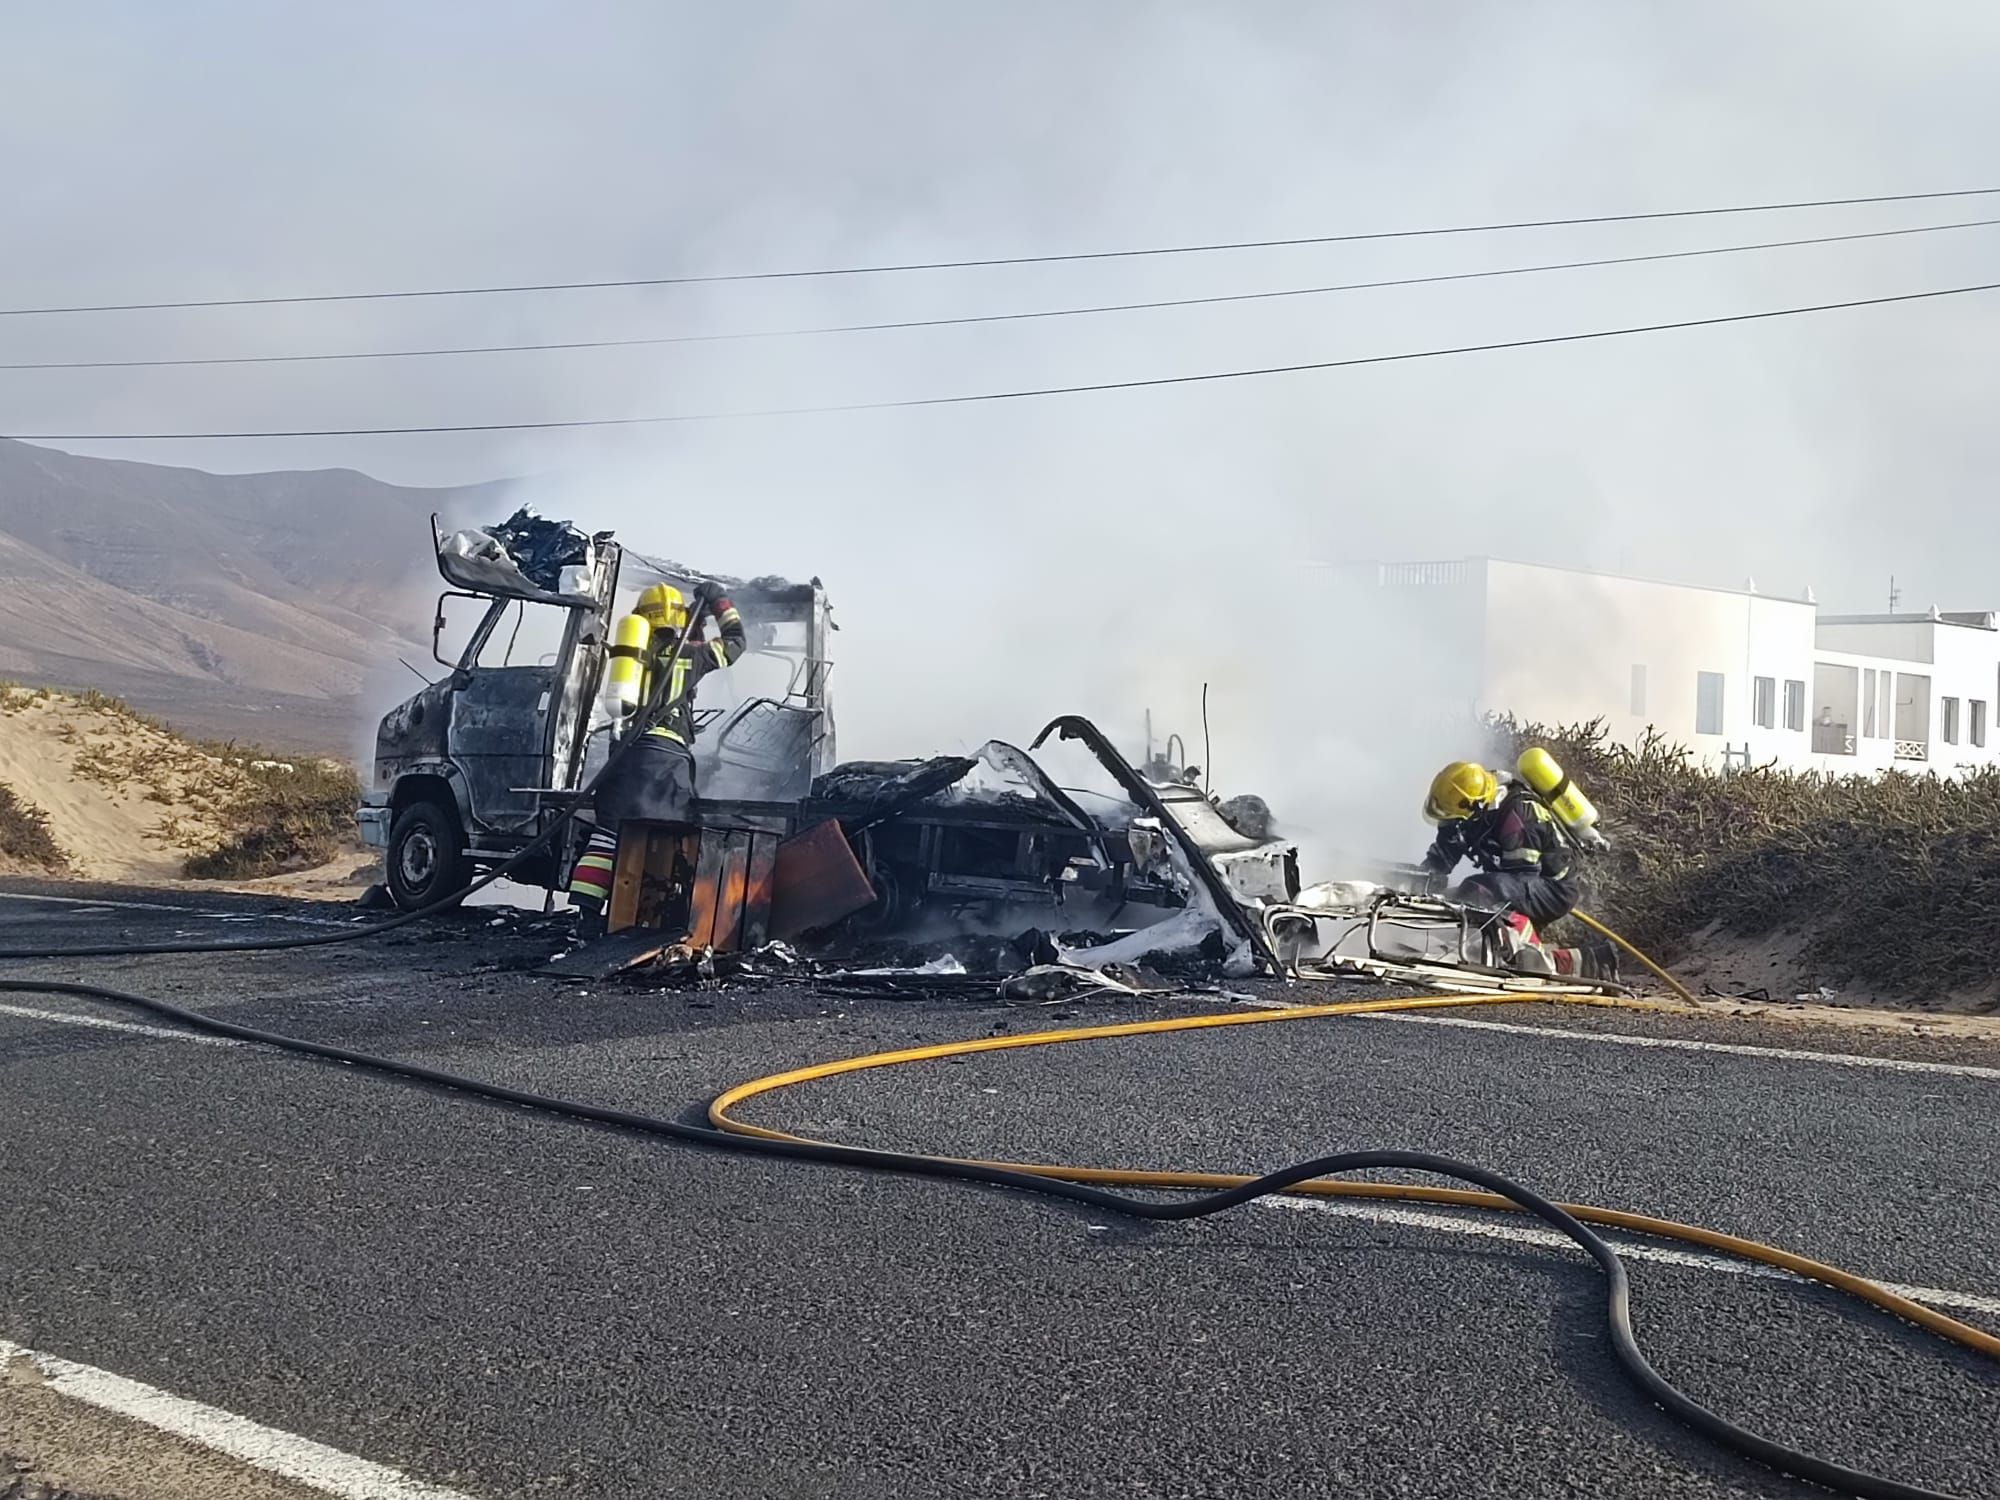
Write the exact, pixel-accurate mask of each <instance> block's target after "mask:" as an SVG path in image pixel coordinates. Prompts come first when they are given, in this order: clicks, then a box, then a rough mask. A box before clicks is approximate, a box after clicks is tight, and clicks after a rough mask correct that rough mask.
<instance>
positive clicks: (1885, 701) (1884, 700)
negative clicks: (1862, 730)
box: [1875, 671, 1896, 740]
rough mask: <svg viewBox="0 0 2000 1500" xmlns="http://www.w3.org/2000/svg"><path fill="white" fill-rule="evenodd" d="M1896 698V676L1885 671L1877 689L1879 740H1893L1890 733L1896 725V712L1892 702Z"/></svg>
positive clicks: (1876, 728)
mask: <svg viewBox="0 0 2000 1500" xmlns="http://www.w3.org/2000/svg"><path fill="white" fill-rule="evenodd" d="M1895 696H1896V674H1895V673H1894V672H1889V671H1884V672H1883V673H1882V680H1881V681H1880V682H1879V683H1877V684H1876V688H1875V737H1876V738H1877V739H1884V740H1886V739H1890V738H1893V736H1892V735H1891V734H1890V733H1889V731H1890V730H1891V729H1893V728H1894V727H1895V724H1896V710H1895V705H1894V703H1893V702H1892V700H1893V699H1894V698H1895Z"/></svg>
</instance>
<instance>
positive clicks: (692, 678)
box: [646, 599, 748, 745]
mask: <svg viewBox="0 0 2000 1500" xmlns="http://www.w3.org/2000/svg"><path fill="white" fill-rule="evenodd" d="M710 613H711V614H713V615H714V617H715V623H716V626H717V636H716V639H714V640H702V639H699V638H696V639H693V640H690V641H689V642H688V643H687V645H686V646H685V647H684V648H683V649H682V651H681V654H680V657H679V659H678V660H676V661H675V662H674V664H673V669H672V671H671V672H670V673H669V674H668V680H666V681H662V680H661V677H660V671H661V669H662V668H663V667H664V666H665V665H666V661H667V658H668V657H670V656H672V655H673V651H674V641H675V636H674V635H673V634H672V633H671V632H668V631H664V630H663V631H660V632H659V633H658V634H656V635H655V636H654V637H653V643H654V644H653V650H652V652H651V653H650V654H651V657H652V660H651V661H649V662H648V663H647V665H646V701H647V702H648V703H649V704H651V703H653V702H654V701H655V699H654V697H653V695H654V694H655V693H658V694H659V695H660V696H659V698H658V700H657V701H658V702H661V703H664V704H665V705H666V710H665V712H664V713H662V714H661V716H660V721H659V723H657V724H655V725H654V726H653V728H652V729H650V730H648V731H647V733H649V734H651V735H653V736H655V737H657V738H660V739H667V740H673V741H675V742H677V743H679V744H682V745H692V744H693V743H694V689H695V684H696V683H698V682H700V681H701V680H702V678H704V677H706V676H707V675H708V674H709V673H710V672H713V671H716V670H718V669H719V668H722V667H726V666H729V665H730V664H731V663H733V662H734V661H735V660H736V659H737V658H738V657H740V656H742V654H743V648H744V646H745V645H746V644H747V643H748V637H747V636H746V635H745V634H744V630H743V616H742V615H741V614H739V613H738V612H737V609H736V606H735V605H734V604H731V603H730V602H729V601H728V600H727V599H717V600H716V601H715V602H714V604H713V605H712V606H711V608H710ZM699 625H700V622H699V621H695V622H693V623H692V624H691V625H690V626H689V628H690V629H695V628H698V627H699Z"/></svg>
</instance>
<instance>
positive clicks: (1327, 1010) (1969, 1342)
mask: <svg viewBox="0 0 2000 1500" xmlns="http://www.w3.org/2000/svg"><path fill="white" fill-rule="evenodd" d="M1591 925H1593V926H1596V925H1597V924H1596V923H1592V924H1591ZM1522 1003H1524V1002H1523V999H1522V997H1521V996H1519V995H1494V996H1485V995H1425V996H1419V997H1414V998H1397V999H1387V1000H1354V1001H1347V1002H1343V1003H1339V1004H1334V1005H1309V1006H1300V1007H1297V1008H1295V1009H1287V1010H1259V1011H1228V1012H1224V1013H1222V1014H1218V1015H1203V1016H1177V1017H1173V1018H1171V1019H1167V1020H1159V1021H1135V1022H1130V1023H1127V1024H1124V1025H1119V1026H1082V1027H1076V1028H1073V1029H1070V1030H1064V1031H1037V1032H1032V1033H1029V1034H1026V1035H1022V1036H998V1037H978V1038H974V1039H972V1040H969V1041H961V1042H942V1043H938V1044H937V1045H934V1046H929V1047H905V1048H900V1049H898V1050H895V1051H891V1052H870V1053H866V1054H864V1055H862V1056H859V1057H844V1058H840V1059H838V1060H837V1061H834V1062H825V1063H816V1064H814V1065H812V1066H811V1067H805V1068H793V1069H791V1070H790V1071H789V1072H784V1073H773V1074H771V1075H769V1076H768V1077H765V1078H756V1079H752V1080H751V1081H750V1082H748V1083H740V1084H738V1085H737V1086H736V1087H734V1088H732V1089H730V1090H728V1091H727V1092H725V1093H723V1094H720V1095H718V1096H717V1097H716V1098H715V1100H714V1102H713V1103H711V1104H710V1105H709V1109H708V1119H709V1123H710V1124H711V1125H713V1126H714V1127H715V1128H716V1129H717V1130H722V1131H726V1132H728V1133H730V1134H732V1135H743V1136H755V1137H758V1138H760V1139H763V1140H767V1141H782V1142H788V1143H791V1144H809V1145H828V1144H833V1143H830V1142H825V1141H815V1140H813V1139H812V1138H811V1137H808V1136H798V1135H792V1134H789V1133H787V1132H785V1131H781V1130H772V1129H770V1128H768V1127H766V1126H762V1125H752V1124H750V1123H748V1122H747V1121H743V1120H739V1119H737V1118H736V1117H735V1116H734V1115H733V1114H731V1113H730V1112H731V1111H732V1110H733V1109H735V1108H736V1107H737V1106H738V1105H740V1104H743V1103H745V1102H746V1101H748V1100H751V1099H755V1098H757V1097H758V1096H759V1095H763V1094H771V1093H775V1092H777V1091H778V1090H780V1089H786V1088H792V1087H794V1086H796V1085H798V1084H802V1083H811V1082H814V1081H815V1080H817V1079H822V1078H837V1077H840V1076H842V1075H843V1074H847V1073H862V1072H866V1071H868V1070H869V1069H872V1068H891V1067H900V1066H902V1065H904V1064H906V1063H917V1062H930V1061H934V1060H936V1059H938V1058H945V1057H966V1056H970V1055H972V1054H974V1053H979V1052H1008V1051H1013V1050H1014V1049H1016V1048H1020V1047H1052V1046H1060V1045H1063V1044H1066V1043H1069V1042H1098V1041H1108V1040H1111V1039H1113V1038H1116V1037H1134V1036H1158V1035H1162V1034H1165V1033H1169V1032H1177V1031H1207V1030H1213V1029H1216V1028H1219V1027H1223V1026H1267V1025H1281V1024H1285V1023H1290V1022H1300V1021H1317V1020H1323V1019H1325V1018H1327V1017H1329V1016H1360V1015H1379V1014H1383V1013H1385V1012H1391V1011H1413V1010H1442V1009H1446V1008H1457V1007H1462V1006H1468V1005H1519V1004H1522ZM1543 1003H1550V1004H1556V1003H1570V1004H1574V1003H1579V1002H1578V1001H1575V1000H1569V999H1567V997H1562V998H1558V997H1548V998H1547V999H1545V1000H1544V1001H1543ZM1581 1003H1586V1004H1597V1003H1602V1002H1600V1001H1596V1000H1583V1001H1582V1002H1581ZM950 1160H952V1161H956V1162H965V1163H968V1164H971V1165H976V1166H983V1167H997V1168H1000V1169H1003V1170H1006V1171H1012V1172H1027V1173H1032V1174H1034V1175H1036V1176H1039V1177H1050V1178H1054V1179H1056V1180H1057V1181H1061V1182H1080V1183H1089V1184H1091V1185H1093V1186H1098V1187H1122V1188H1155V1189H1159V1188H1166V1189H1197V1190H1202V1191H1215V1190H1218V1189H1223V1188H1232V1187H1239V1186H1241V1185H1242V1184H1244V1183H1246V1182H1249V1181H1251V1178H1250V1177H1249V1176H1248V1175H1245V1174H1241V1173H1234V1172H1159V1171H1146V1170H1142V1169H1139V1168H1132V1167H1086V1166H1075V1165H1070V1164H1067V1163H1062V1162H1018V1161H1010V1162H996V1161H986V1160H982V1159H980V1158H972V1157H953V1158H950ZM1287 1191H1289V1192H1291V1193H1295V1194H1298V1195H1300V1196H1303V1197H1312V1198H1372V1199H1384V1198H1386V1199H1393V1200H1396V1201H1399V1202H1406V1203H1435V1204H1445V1205H1448V1206H1451V1207H1456V1208H1482V1209H1505V1210H1508V1211H1510V1212H1513V1211H1518V1210H1517V1207H1516V1205H1515V1204H1513V1203H1512V1202H1510V1201H1508V1200H1507V1199H1506V1198H1503V1197H1500V1196H1499V1195H1498V1194H1494V1193H1481V1192H1474V1191H1471V1190H1469V1189H1464V1188H1433V1187H1418V1186H1406V1185H1404V1184H1402V1183H1386V1182H1345V1181H1332V1180H1326V1179H1321V1180H1317V1181H1312V1182H1302V1183H1299V1184H1297V1185H1296V1186H1294V1187H1292V1188H1290V1189H1288V1190H1287ZM1561 1207H1562V1208H1564V1209H1565V1210H1567V1211H1568V1212H1569V1213H1570V1214H1572V1215H1574V1216H1575V1217H1576V1218H1578V1219H1581V1220H1583V1221H1584V1222H1585V1223H1586V1224H1594V1225H1601V1226H1604V1227H1607V1228H1611V1229H1623V1230H1627V1231H1630V1232H1632V1233H1635V1234H1646V1235H1654V1236H1657V1237H1659V1238H1661V1239H1670V1240H1680V1241H1682V1242H1683V1243H1685V1244H1690V1245H1699V1246H1701V1247H1702V1248H1703V1249H1705V1250H1716V1251H1720V1252H1722V1253H1723V1254H1725V1255H1733V1256H1736V1257H1737V1258H1739V1259H1741V1260H1746V1261H1752V1262H1755V1263H1756V1264H1759V1265H1765V1266H1773V1267H1776V1268H1777V1269H1778V1270H1781V1271H1789V1272H1791V1273H1792V1274H1793V1275H1795V1276H1802V1277H1805V1278H1806V1279H1807V1280H1810V1281H1817V1282H1820V1283H1822V1284H1823V1285H1826V1286H1830V1287H1834V1288H1837V1289H1838V1290H1840V1291H1843V1292H1846V1293H1847V1294H1848V1295H1849V1296H1851V1297H1857V1298H1859V1299H1860V1300H1861V1301H1863V1302H1867V1303H1870V1304H1872V1305H1874V1306H1876V1307H1879V1308H1881V1309H1882V1310H1883V1311H1885V1312H1890V1313H1894V1314H1895V1315H1896V1316H1897V1317H1899V1318H1903V1319H1906V1320H1907V1321H1909V1322H1911V1323H1915V1324H1917V1325H1918V1326H1919V1327H1922V1328H1927V1329H1929V1330H1930V1331H1931V1332H1933V1333H1935V1334H1938V1335H1940V1336H1941V1337H1943V1338H1947V1339H1950V1340H1951V1341H1952V1342H1953V1343H1957V1344H1963V1345H1964V1346H1965V1347H1966V1348H1968V1349H1974V1350H1977V1351H1978V1352H1979V1353H1981V1354H1984V1355H1987V1356H1988V1357H1990V1358H1993V1359H2000V1338H1996V1337H1995V1336H1994V1335H1992V1334H1990V1333H1987V1332H1986V1331H1985V1330H1984V1329H1980V1328H1975V1327H1973V1326H1972V1325H1971V1324H1969V1323H1962V1322H1960V1321H1959V1320H1958V1319H1956V1318H1951V1317H1947V1316H1946V1315H1945V1314H1943V1313H1941V1312H1937V1311H1935V1310H1934V1309H1932V1308H1929V1307H1925V1306H1924V1305H1923V1304H1922V1303H1919V1302H1914V1301H1912V1300H1911V1299H1910V1298H1908V1297H1903V1296H1899V1295H1897V1294H1896V1293H1895V1292H1892V1291H1890V1290H1889V1289H1888V1288H1887V1287H1884V1286H1880V1285H1878V1284H1877V1283H1875V1282H1873V1281H1870V1280H1868V1279H1867V1278H1866V1277H1864V1276H1857V1275H1855V1274H1854V1273H1853V1272H1851V1271H1843V1270H1841V1269H1840V1268H1839V1267H1838V1266H1830V1265H1827V1264H1826V1263H1825V1262H1824V1261H1817V1260H1811V1259H1808V1258H1807V1257H1805V1256H1803V1255H1794V1254H1792V1253H1791V1252H1790V1251H1788V1250H1781V1249H1779V1248H1778V1247H1776V1246H1775V1245H1766V1244H1762V1243H1760V1242H1758V1241H1756V1240H1749V1239H1743V1238H1740V1237H1739V1236H1737V1235H1733V1234H1724V1233H1722V1232H1721V1231H1719V1230H1714V1229H1704V1228H1702V1227H1701V1226H1700V1225H1698V1224H1682V1223H1678V1222H1676V1221H1675V1220H1672V1219H1659V1218H1654V1217H1653V1216H1652V1215H1650V1214H1637V1213H1628V1212H1626V1211H1625V1210H1623V1209H1615V1208H1599V1207H1597V1206H1595V1205H1592V1204H1588V1203H1564V1204H1562V1205H1561Z"/></svg>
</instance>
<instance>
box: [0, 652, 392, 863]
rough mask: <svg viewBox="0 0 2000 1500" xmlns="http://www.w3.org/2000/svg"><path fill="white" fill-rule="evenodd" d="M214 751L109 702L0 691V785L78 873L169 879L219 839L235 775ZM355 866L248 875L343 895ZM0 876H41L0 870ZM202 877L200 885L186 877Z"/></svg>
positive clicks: (237, 782) (237, 785) (237, 784)
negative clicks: (36, 813)
mask: <svg viewBox="0 0 2000 1500" xmlns="http://www.w3.org/2000/svg"><path fill="white" fill-rule="evenodd" d="M245 780H246V778H245V776H244V773H243V772H242V771H241V770H239V769H238V768H237V767H235V766H232V765H230V764H228V763H227V762H225V761H223V760H221V759H219V758H218V757H216V756H214V755H211V754H208V753H207V752H205V751H203V750H201V749H200V748H198V747H196V746H194V745H192V744H190V743H188V742H187V741H186V740H183V739H181V738H180V737H179V736H177V735H174V734H172V733H170V732H168V731H167V730H164V729H162V728H160V727H159V726H157V725H155V724H152V723H150V722H148V721H146V720H145V719H142V718H140V717H138V716H136V715H133V714H131V713H129V712H127V711H125V710H122V709H121V708H119V707H118V706H117V705H116V704H113V703H109V702H91V701H89V700H87V699H77V698H72V697H67V696H65V695H62V694H51V693H44V692H39V691H32V692H31V691H28V690H25V689H21V688H6V689H0V784H4V785H6V786H8V787H10V788H11V789H12V790H13V792H14V794H15V796H16V797H18V798H20V799H21V800H22V801H24V802H26V803H28V804H29V805H31V806H33V807H35V808H38V809H40V810H41V811H42V812H43V813H44V814H45V815H46V816H47V818H48V820H49V828H50V832H51V833H52V834H53V835H54V837H55V840H56V842H57V844H59V845H60V846H61V847H62V850H63V852H64V854H66V855H67V856H68V858H69V863H70V868H69V869H68V870H67V871H66V872H63V873H67V874H70V875H73V876H75V877H77V878H78V879H84V880H104V881H117V882H128V883H133V884H143V885H180V884H186V883H190V882H186V881H185V880H184V877H183V875H182V866H183V864H184V863H185V861H186V860H187V858H188V856H189V855H191V854H195V853H199V852H201V851H202V850H204V849H207V848H209V847H211V846H212V845H214V844H215V843H216V842H218V841H219V840H220V838H221V837H222V835H223V832H224V820H223V811H224V809H225V807H226V806H227V805H228V803H229V801H230V799H231V798H232V797H233V796H235V795H236V794H237V792H238V791H239V790H240V789H241V788H242V786H243V785H244V783H245ZM362 863H363V862H362V861H361V860H360V859H359V857H355V858H349V859H344V860H342V861H339V862H337V863H336V864H335V865H333V866H330V867H328V869H327V870H325V871H324V872H321V871H306V872H301V873H299V874H293V875H285V876H277V877H273V878H272V879H271V880H268V881H255V882H249V883H248V888H250V889H266V890H269V891H272V892H273V893H278V892H282V893H284V894H332V893H333V892H330V891H326V890H325V888H326V887H329V886H333V887H339V888H340V889H339V891H338V894H340V895H342V896H344V897H351V896H352V894H353V893H354V886H353V885H352V884H351V883H350V881H351V878H352V876H353V875H354V872H355V870H356V869H357V867H359V866H360V865H361V864H362ZM0 870H5V871H7V872H8V873H35V874H42V873H48V872H44V871H39V870H35V871H27V870H22V869H19V868H18V867H17V868H15V869H13V870H7V865H6V862H5V859H4V857H0ZM196 883H199V884H205V882H196Z"/></svg>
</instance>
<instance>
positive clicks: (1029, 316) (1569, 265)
mask: <svg viewBox="0 0 2000 1500" xmlns="http://www.w3.org/2000/svg"><path fill="white" fill-rule="evenodd" d="M1996 224H2000V219H1966V220H1962V221H1960V222H1957V223H1953V224H1918V225H1914V226H1912V227H1910V228H1907V229H1871V230H1867V231H1865V232H1863V233H1859V234H1822V235H1814V236H1812V237H1810V238H1807V239H1797V240H1761V241H1759V242H1757V243H1755V244H1749V245H1713V246H1709V247H1707V248H1705V249H1700V250H1662V251H1658V252H1656V253H1653V254H1649V255H1614V256H1607V257H1602V258H1599V259H1596V260H1563V261H1551V262H1546V263H1544V264H1541V265H1534V266H1502V267H1499V268H1498V269H1495V270H1489V271H1453V272H1449V273H1447V274H1444V275H1437V276H1399V277H1395V278H1392V279H1390V280H1387V281H1343V282H1338V283H1336V284H1334V285H1331V286H1300V287H1285V288H1280V289H1278V290H1275V291H1265V292H1227V293H1220V294H1217V295H1214V296H1208V297H1168V298H1162V299H1159V300H1157V301H1152V302H1107V303H1099V304H1093V305H1091V306H1087V307H1046V308H1037V309H1034V310H1032V311H1028V312H1007V313H975V314H970V315H967V316H964V317H953V318H904V319H900V320H897V321H895V322H888V323H830V324H822V325H819V326H816V327H810V328H772V329H751V330H745V331H740V332H733V333H681V334H667V335H662V336H659V337H653V338H632V339H572V340H565V341H562V342H556V343H546V344H471V345H458V346H452V347H446V348H436V349H362V350H353V351H345V352H338V353H331V354H232V355H218V356H214V357H212V358H193V359H68V360H45V361H40V362H33V363H23V364H0V370H157V369H167V368H181V367H186V366H190V365H289V364H321V363H326V362H329V361H338V360H355V359H432V358H436V357H439V356H443V355H460V354H536V353H546V352H549V351H552V350H569V349H636V348H645V347H653V346H658V345H663V344H715V343H733V342H736V341H739V340H745V339H791V338H810V337H817V336H820V335H825V334H838V333H882V332H887V331H890V330H894V329H910V328H956V327H963V326H965V325H967V324H973V323H1021V322H1028V321H1031V320H1034V319H1040V318H1078V317H1086V316H1092V315H1095V314H1099V313H1121V312H1146V311H1151V310H1154V309H1159V308H1169V307H1212V306H1216V305H1219V304H1223V303H1231V302H1267V301H1271V300H1274V299H1278V298H1285V297H1320V296H1325V295H1327V294H1328V293H1331V292H1363V291H1374V290H1379V289H1383V288H1388V287H1404V286H1434V285H1436V284H1438V283H1440V282H1448V281H1483V280H1488V279H1490V278H1492V277H1496V276H1527V275H1531V274H1534V273H1537V272H1542V271H1580V270H1586V269H1589V268H1591V267H1596V266H1630V265H1639V264H1641V263H1644V262H1648V261H1662V260H1695V259H1700V258H1702V257H1705V256H1713V255H1741V254H1744V253H1746V252H1749V251H1753V250H1787V249H1793V248H1795V247H1798V246H1802V245H1840V244H1847V243H1850V242H1852V241H1855V240H1884V239H1895V238H1898V237H1900V236H1905V235H1913V234H1938V233H1942V232H1943V231H1945V230H1951V229H1985V228H1990V227H1992V226H1993V225H1996Z"/></svg>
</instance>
